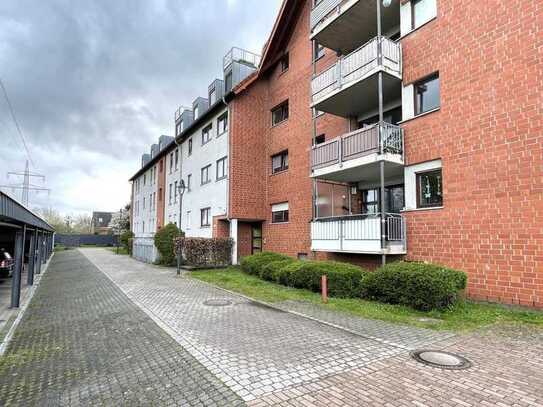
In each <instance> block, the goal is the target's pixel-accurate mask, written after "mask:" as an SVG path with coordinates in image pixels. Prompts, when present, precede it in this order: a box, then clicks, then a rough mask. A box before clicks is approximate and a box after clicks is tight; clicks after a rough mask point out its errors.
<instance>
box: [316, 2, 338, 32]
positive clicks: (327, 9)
mask: <svg viewBox="0 0 543 407" xmlns="http://www.w3.org/2000/svg"><path fill="white" fill-rule="evenodd" d="M341 3H345V0H322V1H321V2H319V3H318V4H317V5H316V6H315V7H314V8H313V10H311V18H310V24H311V31H313V30H314V29H315V27H316V26H317V25H318V24H319V23H320V22H322V21H323V20H324V19H326V18H327V17H329V16H330V15H331V14H332V12H333V11H335V14H339V13H340V12H341Z"/></svg>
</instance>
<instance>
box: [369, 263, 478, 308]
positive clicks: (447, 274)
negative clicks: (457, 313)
mask: <svg viewBox="0 0 543 407" xmlns="http://www.w3.org/2000/svg"><path fill="white" fill-rule="evenodd" d="M466 282H467V276H466V274H465V273H463V272H461V271H458V270H453V269H448V268H445V267H441V266H438V265H435V264H425V263H415V262H396V263H390V264H387V265H385V266H382V267H380V268H379V269H377V270H376V271H375V272H373V273H370V274H369V275H368V276H367V277H366V278H365V279H364V281H363V284H362V290H361V294H362V296H363V297H365V298H368V299H372V300H378V301H381V302H387V303H390V304H402V305H408V306H411V307H413V308H415V309H418V310H422V311H428V310H431V309H442V308H445V307H447V306H449V305H451V304H454V303H455V302H456V300H457V299H458V292H459V291H460V290H463V289H464V288H465V287H466Z"/></svg>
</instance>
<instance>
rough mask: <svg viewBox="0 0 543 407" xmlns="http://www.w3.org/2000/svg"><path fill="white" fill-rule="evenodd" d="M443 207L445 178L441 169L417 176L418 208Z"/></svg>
mask: <svg viewBox="0 0 543 407" xmlns="http://www.w3.org/2000/svg"><path fill="white" fill-rule="evenodd" d="M435 206H443V178H442V175H441V168H440V169H437V170H432V171H427V172H421V173H418V174H417V207H418V208H431V207H435Z"/></svg>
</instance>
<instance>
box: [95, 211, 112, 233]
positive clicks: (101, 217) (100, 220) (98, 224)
mask: <svg viewBox="0 0 543 407" xmlns="http://www.w3.org/2000/svg"><path fill="white" fill-rule="evenodd" d="M112 216H113V212H92V220H91V233H92V234H93V235H111V234H112V233H113V230H112V228H111V217H112Z"/></svg>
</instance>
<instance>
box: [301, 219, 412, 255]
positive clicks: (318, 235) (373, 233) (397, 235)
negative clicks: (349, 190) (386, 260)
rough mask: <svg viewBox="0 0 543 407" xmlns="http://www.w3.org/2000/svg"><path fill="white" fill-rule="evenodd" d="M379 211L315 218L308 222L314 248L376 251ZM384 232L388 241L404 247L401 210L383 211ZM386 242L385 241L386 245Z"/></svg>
mask: <svg viewBox="0 0 543 407" xmlns="http://www.w3.org/2000/svg"><path fill="white" fill-rule="evenodd" d="M381 224H382V222H381V216H380V214H363V215H350V216H340V217H329V218H320V219H315V220H314V221H312V222H311V240H312V248H313V249H314V250H333V251H356V252H371V253H374V252H378V251H380V250H381V249H382V247H381ZM384 227H385V236H386V241H387V242H390V244H393V245H396V247H397V245H398V242H400V244H401V245H400V247H401V246H403V248H405V243H406V233H405V232H406V230H405V219H404V217H403V216H401V215H400V214H395V213H387V214H386V215H385V223H384ZM388 244H389V243H387V245H388Z"/></svg>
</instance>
